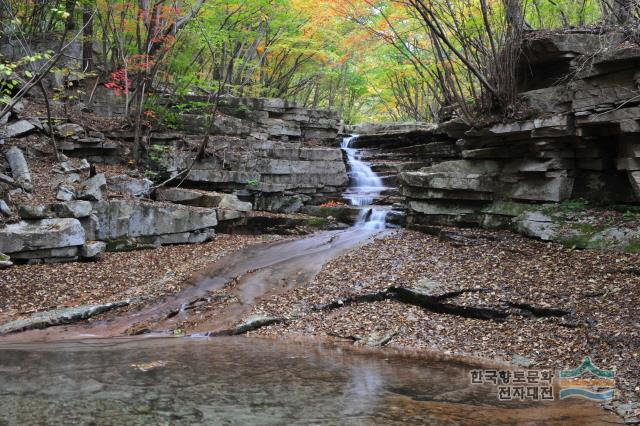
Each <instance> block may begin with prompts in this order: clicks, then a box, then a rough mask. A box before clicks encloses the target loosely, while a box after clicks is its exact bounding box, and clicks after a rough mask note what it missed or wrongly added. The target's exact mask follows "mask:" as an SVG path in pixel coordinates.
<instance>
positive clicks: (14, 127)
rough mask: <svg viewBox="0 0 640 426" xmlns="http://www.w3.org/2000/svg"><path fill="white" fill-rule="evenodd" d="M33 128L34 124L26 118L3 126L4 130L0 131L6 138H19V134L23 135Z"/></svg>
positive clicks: (34, 127)
mask: <svg viewBox="0 0 640 426" xmlns="http://www.w3.org/2000/svg"><path fill="white" fill-rule="evenodd" d="M35 129H36V126H34V125H33V124H32V123H31V122H29V121H27V120H20V121H16V122H15V123H12V124H10V125H8V126H7V127H5V128H4V130H2V133H3V135H4V137H7V138H19V137H20V136H24V135H26V134H27V133H30V132H32V131H33V130H35Z"/></svg>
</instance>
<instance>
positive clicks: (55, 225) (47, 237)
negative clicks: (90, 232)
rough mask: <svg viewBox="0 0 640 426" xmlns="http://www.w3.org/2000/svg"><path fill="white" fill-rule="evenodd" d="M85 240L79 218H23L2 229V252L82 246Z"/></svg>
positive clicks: (0, 249)
mask: <svg viewBox="0 0 640 426" xmlns="http://www.w3.org/2000/svg"><path fill="white" fill-rule="evenodd" d="M84 242H85V232H84V229H83V228H82V226H81V225H80V222H79V221H78V219H41V220H29V221H24V220H23V221H21V222H18V223H13V224H9V225H7V226H5V227H4V228H1V229H0V252H2V253H9V254H11V253H17V252H22V251H33V250H42V249H51V248H61V247H71V246H81V245H83V244H84Z"/></svg>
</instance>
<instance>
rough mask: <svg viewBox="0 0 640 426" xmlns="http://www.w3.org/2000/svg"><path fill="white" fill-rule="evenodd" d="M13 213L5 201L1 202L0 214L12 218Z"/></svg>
mask: <svg viewBox="0 0 640 426" xmlns="http://www.w3.org/2000/svg"><path fill="white" fill-rule="evenodd" d="M12 213H13V212H12V211H11V208H10V207H9V205H8V204H7V202H6V201H4V200H0V214H2V215H4V216H11V215H12Z"/></svg>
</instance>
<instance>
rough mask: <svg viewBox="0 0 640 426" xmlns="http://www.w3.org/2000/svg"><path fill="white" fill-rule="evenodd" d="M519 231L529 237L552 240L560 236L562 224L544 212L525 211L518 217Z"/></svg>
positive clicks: (517, 225) (517, 226)
mask: <svg viewBox="0 0 640 426" xmlns="http://www.w3.org/2000/svg"><path fill="white" fill-rule="evenodd" d="M515 221H516V229H517V230H518V232H520V233H522V234H524V235H527V236H529V237H534V238H539V239H541V240H544V241H552V240H554V239H555V238H557V236H558V232H559V230H560V226H559V225H558V224H556V223H554V221H553V219H552V218H551V217H550V216H547V215H545V214H544V213H542V212H537V211H535V212H525V213H523V214H521V215H520V216H518V217H517V218H516V219H515Z"/></svg>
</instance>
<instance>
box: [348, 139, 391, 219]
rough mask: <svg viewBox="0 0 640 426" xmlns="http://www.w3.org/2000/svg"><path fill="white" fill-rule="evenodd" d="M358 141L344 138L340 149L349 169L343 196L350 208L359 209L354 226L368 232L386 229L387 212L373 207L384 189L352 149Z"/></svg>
mask: <svg viewBox="0 0 640 426" xmlns="http://www.w3.org/2000/svg"><path fill="white" fill-rule="evenodd" d="M357 140H358V136H357V135H353V136H349V137H345V138H344V139H343V140H342V144H341V148H342V150H343V151H344V152H345V153H346V154H347V163H348V165H349V168H350V173H349V181H350V183H351V184H350V185H349V188H348V189H347V190H346V191H345V193H344V194H343V196H344V198H346V199H347V200H349V202H350V203H351V205H352V206H358V207H360V208H361V210H360V213H359V215H358V218H357V220H356V223H355V226H356V227H359V228H362V229H368V230H374V231H375V230H382V229H384V228H385V227H386V219H387V214H388V210H386V209H383V208H380V207H379V206H375V205H374V203H375V202H376V201H377V198H378V197H380V194H381V193H382V191H384V190H385V189H386V188H385V187H384V185H383V184H382V179H380V177H379V176H378V175H377V174H376V173H375V172H374V171H373V170H371V166H370V165H369V164H367V163H366V162H364V161H363V160H362V158H361V157H362V155H361V153H360V150H358V149H356V148H354V147H353V144H354V143H355V142H356V141H357Z"/></svg>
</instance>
